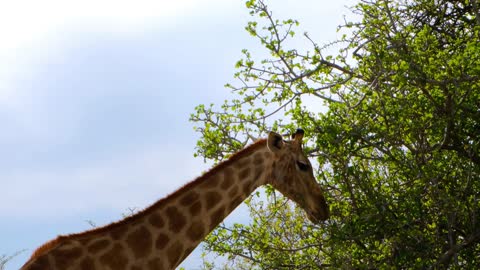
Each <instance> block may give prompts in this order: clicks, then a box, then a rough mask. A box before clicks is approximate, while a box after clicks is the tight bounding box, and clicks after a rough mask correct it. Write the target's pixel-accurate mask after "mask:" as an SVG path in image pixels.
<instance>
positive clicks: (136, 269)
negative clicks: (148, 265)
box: [130, 265, 157, 270]
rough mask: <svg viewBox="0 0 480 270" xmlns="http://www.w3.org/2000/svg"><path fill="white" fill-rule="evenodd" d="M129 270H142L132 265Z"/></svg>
mask: <svg viewBox="0 0 480 270" xmlns="http://www.w3.org/2000/svg"><path fill="white" fill-rule="evenodd" d="M155 269H157V268H155ZM130 270H142V267H140V266H136V265H132V267H130Z"/></svg>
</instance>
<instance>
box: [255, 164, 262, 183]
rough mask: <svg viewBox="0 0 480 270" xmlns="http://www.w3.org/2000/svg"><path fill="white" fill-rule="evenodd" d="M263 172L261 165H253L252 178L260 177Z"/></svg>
mask: <svg viewBox="0 0 480 270" xmlns="http://www.w3.org/2000/svg"><path fill="white" fill-rule="evenodd" d="M262 173H263V167H262V166H256V167H255V172H254V175H255V176H254V180H258V179H260V177H261V176H262Z"/></svg>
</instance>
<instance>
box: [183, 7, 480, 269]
mask: <svg viewBox="0 0 480 270" xmlns="http://www.w3.org/2000/svg"><path fill="white" fill-rule="evenodd" d="M479 5H480V3H478V1H476V0H461V1H451V0H435V1H433V0H417V1H406V0H396V1H393V0H362V1H361V2H359V3H358V4H357V5H356V6H354V7H353V8H352V12H354V13H356V14H358V15H359V17H360V20H358V21H355V22H346V23H345V25H342V26H340V30H344V31H345V33H346V34H345V35H344V36H343V37H342V38H341V39H340V40H338V41H336V42H335V43H334V44H335V45H336V46H337V47H338V48H339V49H338V51H337V52H335V53H334V54H328V53H327V52H328V50H326V49H327V48H328V46H329V45H332V44H325V45H318V44H317V43H316V42H315V41H314V40H312V39H311V38H310V36H309V35H308V34H307V33H305V34H304V35H303V39H304V40H305V42H306V44H307V45H309V47H310V49H309V50H306V51H301V50H299V49H296V48H290V47H289V46H288V45H289V40H290V39H291V38H294V37H298V36H299V35H298V34H296V33H295V30H296V27H297V26H298V24H299V22H297V21H296V20H293V19H279V18H275V17H273V15H272V12H271V10H269V8H268V6H267V3H266V2H265V1H262V0H249V1H247V2H246V7H247V9H248V10H249V12H250V14H251V15H252V21H251V22H249V23H248V25H247V26H246V30H247V31H248V32H249V33H250V34H251V35H252V36H253V37H254V38H256V39H258V40H259V42H260V43H261V44H262V45H263V46H264V47H265V48H266V49H267V50H268V51H269V52H270V57H269V58H268V59H261V60H259V59H254V57H253V56H252V54H251V53H250V52H249V51H248V50H243V54H244V57H243V58H242V59H241V60H239V61H238V62H237V64H236V68H237V73H236V75H235V77H236V79H237V82H236V83H234V84H228V85H227V87H229V88H231V89H232V93H233V95H232V98H231V99H230V100H228V101H226V102H225V103H224V104H222V105H220V106H215V105H213V104H212V105H199V106H198V107H197V108H196V111H195V113H193V114H192V116H191V120H192V121H194V122H195V123H196V130H197V131H198V132H199V133H200V134H201V138H200V139H199V141H198V143H197V152H196V154H197V155H199V156H202V157H204V158H206V159H213V160H216V161H218V160H222V159H224V158H226V157H227V156H228V155H229V154H231V153H232V152H234V151H236V150H238V149H239V148H241V147H243V146H244V145H245V144H246V143H247V142H248V141H250V140H251V138H254V137H259V136H262V135H264V134H265V132H266V131H268V130H276V131H278V132H281V133H290V132H291V131H293V130H294V129H295V128H296V127H301V128H303V129H304V130H305V133H306V137H307V139H308V142H306V145H305V149H306V151H307V152H308V155H309V156H310V158H311V159H312V160H314V162H315V163H316V164H317V166H316V167H317V169H316V175H317V179H318V180H319V182H320V183H321V185H322V186H323V187H324V189H325V193H326V197H327V200H328V202H329V204H330V207H331V213H332V216H331V218H330V220H328V221H327V222H325V223H324V224H319V225H314V224H311V223H310V222H309V221H308V220H307V219H306V218H305V215H304V213H302V212H301V211H300V210H297V209H296V208H295V207H293V205H291V204H290V203H289V202H286V201H285V199H284V198H282V197H277V196H276V194H275V193H272V192H268V194H269V197H268V200H267V202H262V201H259V200H256V199H255V197H253V198H251V199H250V200H249V202H248V205H249V208H250V211H251V215H252V222H251V223H250V224H247V225H241V224H235V225H233V226H220V227H219V228H217V229H216V230H215V231H214V232H213V233H212V234H211V235H210V236H209V237H208V239H207V240H206V241H205V246H206V250H207V251H209V252H215V253H217V254H220V255H225V256H228V257H229V258H230V259H232V260H233V263H232V264H233V268H235V269H242V268H244V269H252V268H253V269H315V268H332V269H338V268H346V269H350V268H358V269H367V268H380V269H390V268H394V269H397V268H413V269H418V268H433V269H443V268H449V269H478V268H480V147H479V145H480V10H479ZM307 99H308V100H309V101H312V100H313V101H314V102H309V103H308V104H310V105H309V106H306V105H305V100H307ZM311 104H318V106H312V105H311ZM322 106H323V107H324V108H325V109H321V107H322ZM230 266H231V265H230ZM227 267H228V266H227Z"/></svg>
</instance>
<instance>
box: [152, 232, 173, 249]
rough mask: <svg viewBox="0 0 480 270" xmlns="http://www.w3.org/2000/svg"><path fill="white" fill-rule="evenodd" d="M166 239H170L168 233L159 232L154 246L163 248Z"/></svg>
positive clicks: (166, 241)
mask: <svg viewBox="0 0 480 270" xmlns="http://www.w3.org/2000/svg"><path fill="white" fill-rule="evenodd" d="M168 241H170V238H169V237H168V235H166V234H164V233H160V234H159V235H158V237H157V240H156V241H155V247H156V248H157V249H163V248H165V246H167V244H168Z"/></svg>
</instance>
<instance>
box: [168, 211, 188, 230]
mask: <svg viewBox="0 0 480 270" xmlns="http://www.w3.org/2000/svg"><path fill="white" fill-rule="evenodd" d="M166 213H167V218H168V229H169V230H170V231H172V232H174V233H178V232H180V231H181V230H182V229H183V227H185V224H186V223H187V221H186V219H185V216H183V215H182V213H180V211H178V209H177V208H176V207H175V206H170V207H168V208H167V211H166Z"/></svg>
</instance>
